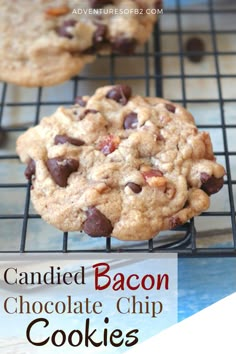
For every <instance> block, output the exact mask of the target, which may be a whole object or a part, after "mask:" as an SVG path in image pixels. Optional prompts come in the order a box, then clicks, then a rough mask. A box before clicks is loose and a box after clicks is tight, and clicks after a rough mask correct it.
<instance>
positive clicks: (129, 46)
mask: <svg viewBox="0 0 236 354" xmlns="http://www.w3.org/2000/svg"><path fill="white" fill-rule="evenodd" d="M136 46H137V41H136V39H134V38H125V37H118V38H115V39H112V40H111V47H112V51H113V52H114V53H117V54H125V55H131V54H133V53H134V51H135V48H136Z"/></svg>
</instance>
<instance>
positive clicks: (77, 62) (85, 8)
mask: <svg viewBox="0 0 236 354" xmlns="http://www.w3.org/2000/svg"><path fill="white" fill-rule="evenodd" d="M0 7H1V12H0V39H1V40H0V58H1V60H0V79H1V80H4V81H9V82H13V83H16V84H19V85H23V86H47V85H55V84H58V83H60V82H63V81H65V80H67V79H69V78H70V77H72V76H73V75H75V74H78V73H79V72H80V71H81V70H82V68H83V67H84V65H85V64H86V63H88V62H91V61H92V60H94V59H95V56H96V54H98V53H111V52H113V53H120V54H128V55H129V54H132V53H133V52H134V50H135V48H136V46H137V45H138V44H143V43H144V42H145V41H146V40H147V39H148V38H149V36H150V34H151V32H152V30H153V25H154V23H155V21H156V19H157V16H156V15H155V14H150V13H147V11H146V9H147V8H154V7H156V8H157V7H160V2H159V1H154V0H151V1H149V0H136V1H132V0H105V1H95V0H84V1H80V2H78V1H77V0H37V1H33V0H21V1H20V2H19V1H8V0H0Z"/></svg>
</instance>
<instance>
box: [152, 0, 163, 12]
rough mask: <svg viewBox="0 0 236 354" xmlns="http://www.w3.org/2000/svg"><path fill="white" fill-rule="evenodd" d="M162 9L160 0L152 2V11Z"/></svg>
mask: <svg viewBox="0 0 236 354" xmlns="http://www.w3.org/2000/svg"><path fill="white" fill-rule="evenodd" d="M162 7H163V4H162V0H156V1H155V2H154V6H153V8H154V9H156V10H161V9H162Z"/></svg>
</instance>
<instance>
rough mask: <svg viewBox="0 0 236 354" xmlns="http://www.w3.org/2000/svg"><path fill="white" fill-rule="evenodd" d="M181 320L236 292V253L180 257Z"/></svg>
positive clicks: (179, 299)
mask: <svg viewBox="0 0 236 354" xmlns="http://www.w3.org/2000/svg"><path fill="white" fill-rule="evenodd" d="M178 287H179V290H178V321H181V320H183V319H185V318H186V317H189V316H191V315H193V314H194V313H196V312H198V311H200V310H202V309H204V308H206V307H207V306H210V305H211V304H213V303H215V302H217V301H219V300H220V299H223V298H224V297H226V296H228V295H230V294H232V293H234V292H236V257H234V258H223V257H219V258H192V259H190V258H180V259H179V262H178Z"/></svg>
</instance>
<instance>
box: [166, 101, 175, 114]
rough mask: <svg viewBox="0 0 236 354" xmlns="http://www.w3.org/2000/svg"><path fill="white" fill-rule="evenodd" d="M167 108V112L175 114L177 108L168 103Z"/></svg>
mask: <svg viewBox="0 0 236 354" xmlns="http://www.w3.org/2000/svg"><path fill="white" fill-rule="evenodd" d="M165 107H166V109H167V111H169V112H171V113H175V110H176V107H175V106H174V105H173V104H170V103H166V104H165Z"/></svg>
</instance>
